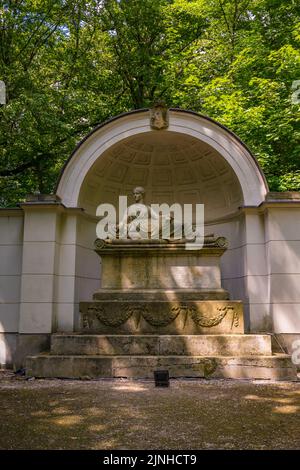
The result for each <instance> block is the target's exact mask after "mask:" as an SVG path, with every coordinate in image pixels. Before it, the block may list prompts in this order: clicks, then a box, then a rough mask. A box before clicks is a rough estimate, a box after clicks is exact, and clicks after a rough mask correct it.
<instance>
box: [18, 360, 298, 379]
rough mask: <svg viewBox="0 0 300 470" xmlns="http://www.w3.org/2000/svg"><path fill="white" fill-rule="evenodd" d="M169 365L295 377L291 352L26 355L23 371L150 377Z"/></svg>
mask: <svg viewBox="0 0 300 470" xmlns="http://www.w3.org/2000/svg"><path fill="white" fill-rule="evenodd" d="M157 369H168V370H169V374H170V377H173V378H175V377H206V378H209V377H212V378H231V379H269V380H296V370H295V367H294V366H293V364H292V362H291V359H290V356H287V355H284V354H283V355H276V356H251V357H225V356H216V357H203V356H194V357H192V356H75V355H74V356H54V355H49V354H44V355H39V356H32V357H28V358H27V361H26V371H27V375H28V376H33V377H57V378H77V379H79V378H114V377H127V378H151V379H153V371H154V370H157Z"/></svg>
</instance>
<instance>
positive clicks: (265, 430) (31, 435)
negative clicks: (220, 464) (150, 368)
mask: <svg viewBox="0 0 300 470" xmlns="http://www.w3.org/2000/svg"><path fill="white" fill-rule="evenodd" d="M0 398H1V409H2V410H1V426H0V449H284V448H286V449H300V382H298V383H296V382H277V383H275V382H273V383H268V382H266V381H265V382H262V381H261V382H258V381H256V382H254V381H226V380H202V379H201V380H172V381H171V386H170V388H167V389H164V388H155V387H154V384H153V382H150V381H127V380H115V381H114V380H98V381H97V380H90V381H76V380H56V379H55V380H29V381H27V380H25V379H24V378H17V377H16V376H14V375H13V374H12V373H8V372H5V373H1V374H0Z"/></svg>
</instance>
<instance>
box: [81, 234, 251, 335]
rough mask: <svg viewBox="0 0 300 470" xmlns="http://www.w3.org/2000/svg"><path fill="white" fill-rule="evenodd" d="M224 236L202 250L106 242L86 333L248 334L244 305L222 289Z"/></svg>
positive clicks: (87, 308) (99, 248) (85, 310)
mask: <svg viewBox="0 0 300 470" xmlns="http://www.w3.org/2000/svg"><path fill="white" fill-rule="evenodd" d="M226 246H227V242H226V239H225V238H223V237H219V238H214V237H213V236H210V237H206V238H205V242H204V246H203V247H202V248H201V249H195V250H187V249H186V247H185V243H183V242H182V243H180V242H178V243H174V242H173V243H172V242H170V241H167V240H157V241H156V242H155V241H152V240H151V241H148V240H118V239H116V240H100V239H97V240H96V242H95V251H96V252H97V254H98V255H99V256H100V257H101V260H102V286H101V288H100V290H99V291H97V292H96V293H95V294H94V299H93V301H92V302H81V303H80V312H81V332H84V333H98V334H164V335H168V334H171V335H176V334H177V335H195V334H234V333H235V334H236V333H239V334H240V333H244V319H243V306H242V303H241V302H239V301H231V300H229V296H228V292H227V291H226V290H224V289H223V288H222V286H221V272H220V258H221V256H222V254H223V253H224V252H225V250H226Z"/></svg>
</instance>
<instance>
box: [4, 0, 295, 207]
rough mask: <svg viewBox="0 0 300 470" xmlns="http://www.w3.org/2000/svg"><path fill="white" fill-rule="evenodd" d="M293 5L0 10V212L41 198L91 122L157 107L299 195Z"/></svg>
mask: <svg viewBox="0 0 300 470" xmlns="http://www.w3.org/2000/svg"><path fill="white" fill-rule="evenodd" d="M299 46H300V3H299V1H298V0H102V1H101V0H90V1H81V0H8V1H0V80H3V81H4V82H5V84H6V92H7V96H6V100H7V101H6V105H0V126H1V129H0V178H1V179H0V204H1V205H2V206H12V205H15V204H16V203H17V202H18V201H20V200H22V199H24V197H25V195H26V194H27V193H30V192H34V191H40V192H41V193H50V192H52V191H53V189H54V185H55V181H56V179H57V176H58V173H59V170H60V168H61V166H62V165H63V163H64V161H65V160H66V158H67V157H68V156H69V154H70V152H71V151H72V149H73V148H74V146H75V145H76V143H77V142H78V141H79V140H80V139H81V138H82V137H83V136H84V135H85V134H86V133H87V132H88V131H89V130H91V129H92V128H93V127H94V126H95V125H96V124H97V123H99V122H103V121H104V120H106V119H108V118H109V117H110V116H114V115H117V114H119V113H121V112H124V111H128V110H132V109H135V108H143V107H149V106H150V105H151V104H152V103H153V102H154V101H155V100H157V99H164V100H165V102H166V103H167V105H168V106H169V107H177V106H178V107H182V108H187V109H191V110H194V111H197V112H200V113H202V114H206V115H208V116H210V117H212V118H214V119H216V120H218V121H219V122H221V123H223V124H225V125H226V126H228V127H229V129H231V130H232V131H234V132H235V133H237V134H238V135H239V136H240V137H241V138H242V139H243V140H244V141H245V143H246V144H247V145H248V146H249V147H250V149H251V150H252V151H253V153H254V154H255V155H256V156H257V158H258V160H259V162H260V164H261V166H262V168H263V170H264V172H265V174H266V176H267V179H268V182H269V186H270V189H271V190H275V191H284V190H300V138H299V137H300V128H299V122H300V105H299V104H297V103H293V102H292V99H291V97H292V84H293V81H295V80H300V52H299V49H300V48H299Z"/></svg>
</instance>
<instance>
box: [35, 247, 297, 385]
mask: <svg viewBox="0 0 300 470" xmlns="http://www.w3.org/2000/svg"><path fill="white" fill-rule="evenodd" d="M225 250H226V246H225V240H224V238H221V239H211V240H209V241H208V240H206V244H205V246H204V248H203V249H201V250H193V251H189V250H186V249H185V245H184V244H180V243H178V244H175V243H174V244H171V243H167V242H163V241H161V242H158V243H152V244H148V243H145V242H140V243H137V242H135V243H133V242H129V243H126V242H123V243H122V242H120V241H119V242H118V241H117V240H116V241H114V243H107V242H104V241H101V240H100V241H96V252H97V253H98V254H99V255H100V256H101V259H102V279H103V281H102V286H101V289H100V290H99V291H97V292H96V293H95V294H94V299H93V301H91V302H81V303H80V313H81V326H80V329H79V331H78V332H77V333H76V334H71V335H69V334H65V335H59V334H58V335H52V338H51V349H50V354H48V355H40V356H35V357H30V358H28V359H27V368H28V374H29V375H34V376H37V377H74V378H80V377H87V376H88V377H132V378H152V379H153V372H154V370H157V369H168V371H169V374H170V377H226V378H240V379H245V378H252V379H253V378H257V379H278V380H280V379H285V380H286V379H291V378H295V376H296V375H295V368H294V367H293V366H292V364H291V361H290V358H289V357H288V356H287V355H284V354H282V355H279V356H274V355H273V354H272V349H271V338H270V337H269V336H267V335H245V334H244V318H243V305H242V302H240V301H232V300H229V299H228V293H227V292H226V291H225V290H224V289H223V288H222V286H221V275H220V257H221V256H222V254H223V253H224V251H225Z"/></svg>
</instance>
